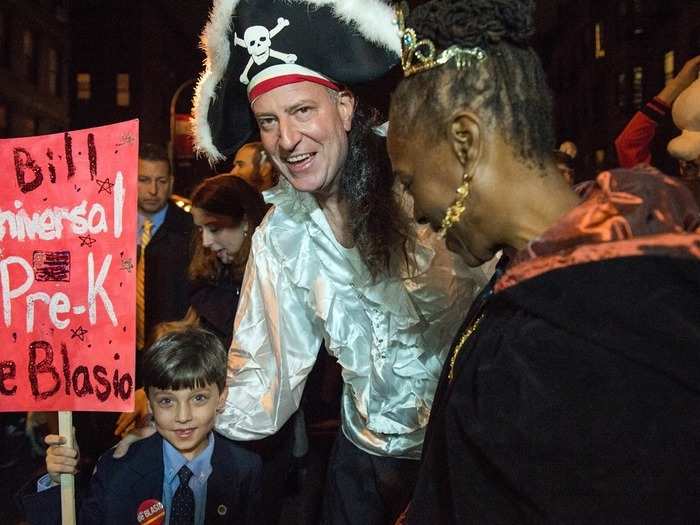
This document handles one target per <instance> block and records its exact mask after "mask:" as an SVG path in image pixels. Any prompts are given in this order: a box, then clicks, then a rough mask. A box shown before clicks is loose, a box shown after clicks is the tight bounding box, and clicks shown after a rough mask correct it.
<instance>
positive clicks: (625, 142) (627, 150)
mask: <svg viewBox="0 0 700 525" xmlns="http://www.w3.org/2000/svg"><path fill="white" fill-rule="evenodd" d="M670 109H671V108H670V107H669V106H668V105H666V103H664V102H662V101H661V100H659V99H658V98H653V99H652V100H650V101H649V102H648V103H647V104H646V105H645V106H644V107H643V108H642V109H640V110H639V111H638V112H637V113H635V114H634V117H632V120H630V121H629V123H628V124H627V126H626V127H625V129H624V130H622V133H620V135H619V136H618V137H617V138H616V139H615V149H616V150H617V159H618V160H619V162H620V167H622V168H632V167H634V166H636V165H637V164H651V152H650V151H649V145H650V144H651V141H652V140H653V139H654V135H655V134H656V126H657V125H658V124H659V122H661V121H662V120H663V119H664V118H666V116H667V115H668V113H669V111H670Z"/></svg>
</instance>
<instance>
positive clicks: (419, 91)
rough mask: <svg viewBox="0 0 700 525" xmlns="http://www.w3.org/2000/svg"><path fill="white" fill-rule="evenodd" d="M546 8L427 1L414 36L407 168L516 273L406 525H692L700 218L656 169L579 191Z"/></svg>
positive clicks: (453, 389) (491, 305)
mask: <svg viewBox="0 0 700 525" xmlns="http://www.w3.org/2000/svg"><path fill="white" fill-rule="evenodd" d="M533 11H534V2H533V1H532V0H507V1H506V0H449V1H448V0H432V1H430V2H428V3H425V4H422V5H421V6H419V7H418V8H416V9H415V10H414V12H412V13H411V15H410V16H409V17H408V18H407V20H406V25H405V28H404V29H403V39H402V42H403V46H404V52H403V60H402V63H403V68H404V72H405V76H406V78H405V79H404V80H402V82H401V84H400V85H399V86H398V87H397V89H396V91H395V92H394V94H393V98H392V104H391V110H390V123H391V124H390V126H389V136H388V147H389V153H390V157H391V160H392V164H393V166H394V169H395V170H396V172H397V173H398V174H399V177H400V178H401V180H402V181H403V182H404V183H405V184H406V185H407V186H408V187H409V191H410V193H411V194H412V195H413V197H414V198H415V203H416V210H417V213H422V214H423V215H422V218H425V219H427V220H428V221H430V223H431V224H432V225H433V226H434V227H435V228H436V229H438V228H439V229H441V230H442V232H443V233H444V234H445V235H446V239H447V245H448V246H450V248H451V249H454V250H455V251H456V252H458V253H459V254H460V255H461V256H462V257H463V258H464V259H465V261H467V262H468V264H471V265H476V264H480V263H481V262H482V261H484V260H487V259H489V258H490V257H491V256H492V254H493V253H495V251H496V250H498V249H503V250H504V251H505V252H506V253H507V255H508V256H509V257H510V263H509V265H508V266H507V267H506V268H502V267H501V268H499V269H498V270H497V272H496V275H495V277H494V279H493V281H492V282H491V283H490V286H488V287H487V288H486V291H485V292H484V294H482V296H480V298H478V299H477V300H476V301H475V302H474V306H473V308H472V309H471V311H470V312H469V314H468V316H467V319H466V321H465V323H464V324H463V326H462V328H461V329H460V331H459V333H458V335H457V337H456V338H455V341H454V346H453V349H452V350H451V352H450V355H449V357H448V359H447V364H446V366H445V370H444V372H443V374H442V377H441V379H440V385H439V387H438V390H437V393H436V395H435V401H434V404H433V410H432V413H431V416H430V424H429V427H428V432H427V435H426V439H425V444H424V451H423V459H422V463H421V470H420V474H419V478H418V482H417V484H416V490H415V492H414V496H413V499H412V503H411V505H410V507H409V509H408V511H407V514H406V520H405V521H406V522H407V523H409V524H416V525H425V524H431V525H437V524H448V523H449V524H463V523H464V524H472V523H473V524H489V525H495V524H518V525H521V524H540V523H551V524H574V523H580V524H584V523H585V524H603V523H606V524H607V523H616V524H638V523H649V524H652V523H654V524H656V523H679V524H680V523H688V522H694V521H697V516H698V515H699V513H700V497H699V496H700V447H699V446H698V436H699V435H700V307H699V306H698V305H699V304H700V303H699V300H698V297H700V222H699V220H698V219H699V211H698V207H697V205H696V204H695V203H694V201H693V199H692V197H691V195H690V194H689V192H688V191H687V189H685V188H684V187H683V185H682V184H681V183H680V182H678V181H677V180H674V179H672V178H670V177H667V176H665V175H663V174H661V173H660V172H658V171H656V170H653V169H651V168H649V169H646V170H615V171H611V172H604V173H601V174H599V175H598V177H597V178H596V180H595V181H591V183H590V184H589V185H588V186H587V187H585V188H582V189H581V191H580V192H578V193H577V192H576V191H574V190H573V189H571V188H570V187H569V186H568V184H567V183H566V182H565V181H564V179H563V178H562V177H561V176H560V174H559V172H558V170H557V168H556V166H555V165H554V162H553V160H552V158H551V151H552V145H553V133H552V125H551V124H552V123H551V101H550V98H549V95H548V89H547V85H546V82H545V76H544V72H543V71H542V67H541V65H540V62H539V59H538V58H537V56H536V54H535V53H534V51H533V50H532V48H531V47H529V45H528V39H529V37H530V36H531V35H532V34H533V32H534V27H533ZM577 189H578V187H577ZM418 217H419V218H420V216H418Z"/></svg>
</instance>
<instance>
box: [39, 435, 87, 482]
mask: <svg viewBox="0 0 700 525" xmlns="http://www.w3.org/2000/svg"><path fill="white" fill-rule="evenodd" d="M44 442H45V443H46V444H47V445H48V446H49V448H48V449H46V470H47V472H48V474H49V476H50V477H51V480H52V481H53V482H54V483H60V481H61V474H76V473H77V472H78V469H77V467H78V461H79V459H80V450H79V449H78V443H77V442H76V443H75V448H70V447H66V446H65V445H64V443H65V442H66V438H64V437H63V436H58V435H56V434H49V435H48V436H46V438H45V439H44Z"/></svg>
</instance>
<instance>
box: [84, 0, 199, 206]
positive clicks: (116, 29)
mask: <svg viewBox="0 0 700 525" xmlns="http://www.w3.org/2000/svg"><path fill="white" fill-rule="evenodd" d="M208 7H209V3H208V2H171V1H169V0H149V1H132V2H124V1H123V0H72V1H71V9H70V16H71V25H72V45H73V61H72V65H71V73H70V74H71V88H70V92H71V111H72V125H73V127H74V128H85V127H92V126H98V125H103V124H109V123H112V122H119V121H123V120H128V119H133V118H138V119H140V140H141V141H144V142H155V143H161V144H169V143H170V141H171V131H170V125H171V114H170V113H171V112H170V107H171V102H172V101H173V96H174V95H175V93H176V92H178V90H179V92H180V93H181V100H180V104H179V105H178V106H179V111H180V112H187V111H188V110H189V108H190V104H189V102H190V99H191V95H192V91H191V89H190V86H191V84H192V81H193V80H194V79H195V78H196V76H197V75H198V74H199V72H200V70H201V68H202V59H203V54H202V52H201V51H200V50H199V48H198V42H199V33H200V31H201V29H202V27H203V26H204V23H205V21H206V16H207V9H208ZM180 88H182V89H180ZM180 127H182V124H181V125H180ZM181 167H182V166H181ZM177 168H178V165H177V163H176V174H177V177H176V186H175V191H176V192H178V193H182V194H186V193H187V192H188V190H189V189H190V188H191V187H192V185H193V184H194V182H196V180H195V179H197V178H199V177H196V176H195V175H194V173H193V171H192V169H177ZM185 168H187V166H185ZM190 168H191V166H190ZM190 179H192V180H190Z"/></svg>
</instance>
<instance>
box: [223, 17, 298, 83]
mask: <svg viewBox="0 0 700 525" xmlns="http://www.w3.org/2000/svg"><path fill="white" fill-rule="evenodd" d="M288 25H289V20H287V19H286V18H278V19H277V25H276V26H275V27H274V28H273V29H270V30H268V29H267V28H266V27H265V26H250V27H249V28H248V29H246V30H245V33H243V38H242V39H241V38H238V35H237V34H236V33H234V34H233V38H234V41H235V43H236V45H237V46H240V47H245V48H246V49H247V50H248V53H249V54H250V60H248V65H246V67H245V69H244V70H243V73H242V74H241V76H240V81H241V82H242V83H243V84H248V83H249V82H250V80H249V79H248V73H249V72H250V68H251V67H252V66H253V64H257V65H258V66H260V65H262V64H264V63H265V62H267V60H268V59H269V58H270V57H272V58H276V59H278V60H281V61H282V62H284V63H285V64H293V63H294V62H296V60H297V56H296V55H295V54H292V53H280V52H279V51H275V50H274V49H271V48H270V47H271V45H272V39H273V38H274V37H275V35H276V34H277V33H279V32H280V31H282V29H284V28H285V27H287V26H288Z"/></svg>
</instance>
